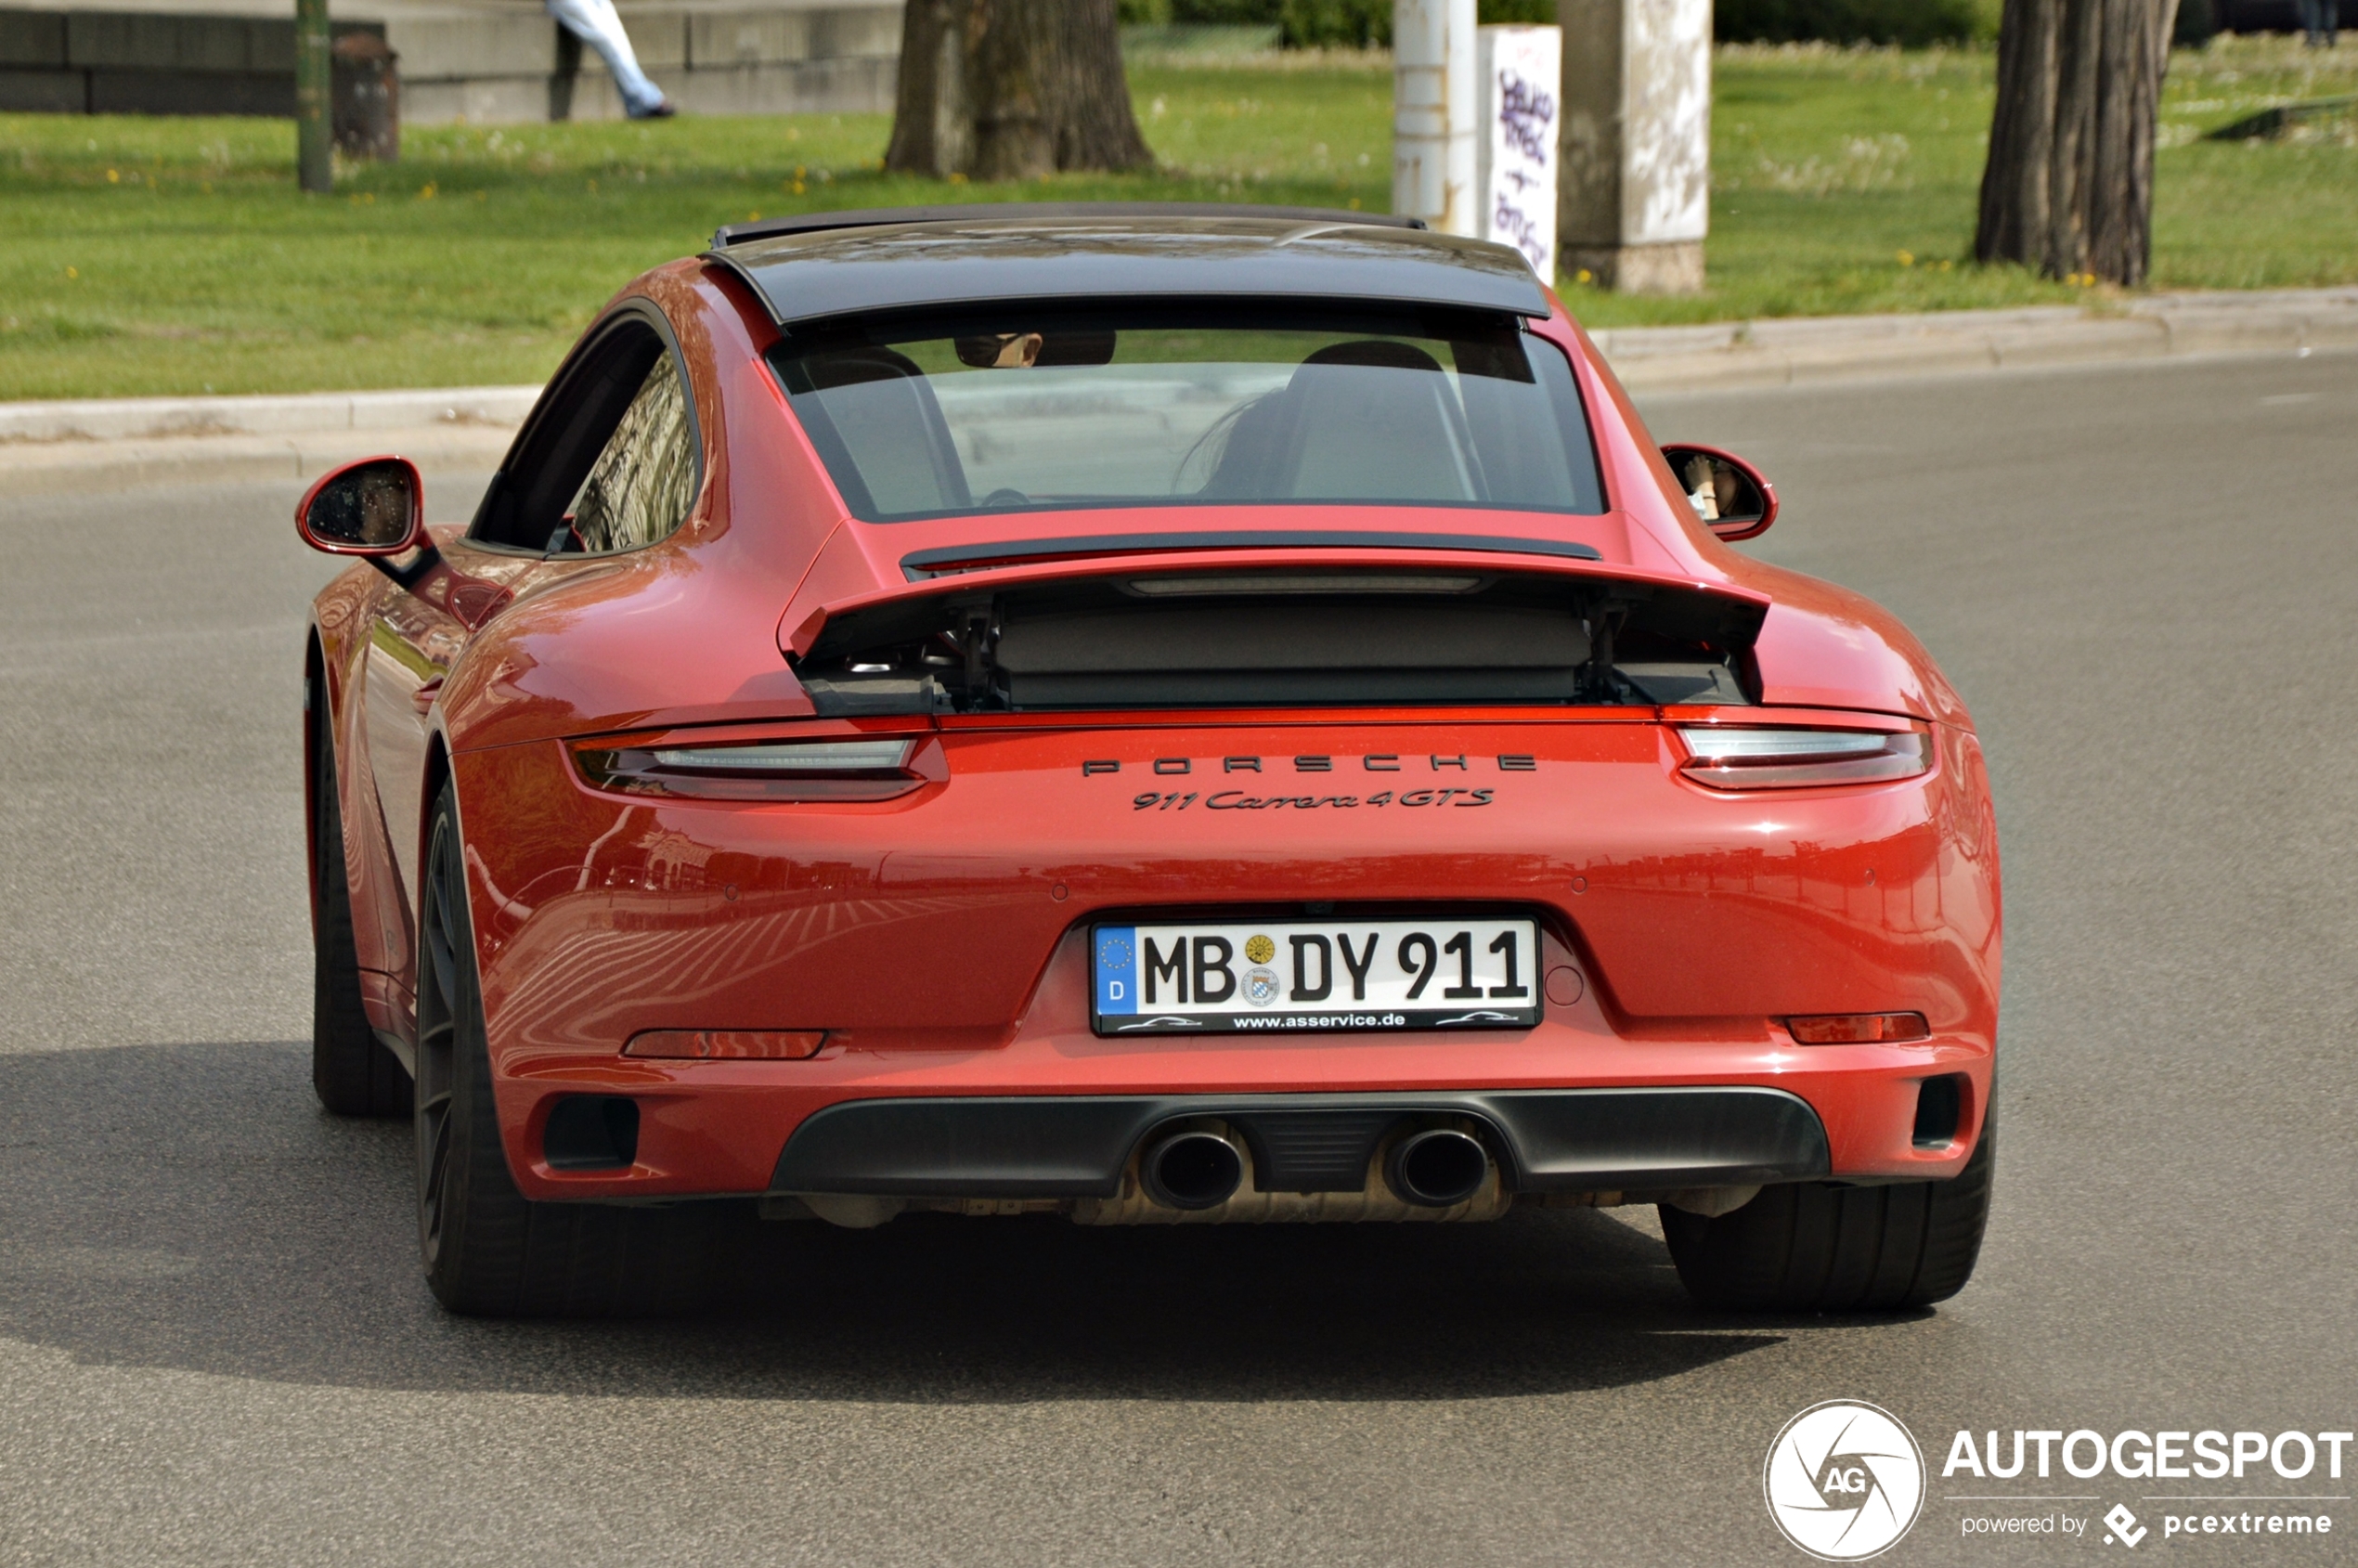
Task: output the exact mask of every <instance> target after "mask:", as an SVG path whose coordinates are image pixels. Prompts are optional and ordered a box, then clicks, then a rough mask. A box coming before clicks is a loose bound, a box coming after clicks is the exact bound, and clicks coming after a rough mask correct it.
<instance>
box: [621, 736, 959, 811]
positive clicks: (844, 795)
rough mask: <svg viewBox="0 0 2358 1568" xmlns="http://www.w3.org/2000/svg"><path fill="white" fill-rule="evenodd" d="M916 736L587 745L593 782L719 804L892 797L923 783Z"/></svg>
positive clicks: (634, 790) (650, 793) (635, 791)
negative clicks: (915, 762) (912, 761)
mask: <svg viewBox="0 0 2358 1568" xmlns="http://www.w3.org/2000/svg"><path fill="white" fill-rule="evenodd" d="M917 744H918V743H917V741H916V739H915V738H913V737H911V736H906V735H891V736H885V737H882V738H878V739H858V740H823V741H757V742H752V743H740V744H737V745H686V746H616V747H612V748H604V747H584V748H582V749H581V750H578V751H577V752H575V753H574V756H575V758H577V760H578V761H579V762H580V764H581V771H583V772H584V773H585V774H587V775H588V776H589V782H590V783H591V784H596V785H598V786H599V787H600V788H602V789H619V790H626V791H628V792H629V793H631V794H634V795H686V796H696V797H704V798H706V799H719V800H890V799H893V798H894V797H898V796H902V795H906V794H908V793H909V792H910V791H912V790H913V789H916V788H918V787H920V786H921V785H923V784H925V782H926V781H925V779H924V778H923V777H922V776H921V775H919V774H917V773H915V772H913V771H911V770H910V768H909V758H910V754H911V753H912V752H913V751H915V750H916V748H917Z"/></svg>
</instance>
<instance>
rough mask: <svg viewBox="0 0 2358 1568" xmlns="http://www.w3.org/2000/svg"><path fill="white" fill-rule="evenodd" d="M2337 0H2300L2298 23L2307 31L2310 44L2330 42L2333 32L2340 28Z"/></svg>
mask: <svg viewBox="0 0 2358 1568" xmlns="http://www.w3.org/2000/svg"><path fill="white" fill-rule="evenodd" d="M2340 8H2341V7H2340V6H2339V4H2338V3H2337V0H2300V25H2301V26H2302V27H2303V28H2304V29H2306V30H2307V32H2308V33H2309V42H2310V43H2312V44H2327V45H2329V44H2331V43H2332V42H2333V41H2334V34H2335V33H2336V32H2339V31H2340V30H2341V18H2340V17H2339V16H2337V15H2336V14H2335V13H2336V12H2338V11H2339V10H2340Z"/></svg>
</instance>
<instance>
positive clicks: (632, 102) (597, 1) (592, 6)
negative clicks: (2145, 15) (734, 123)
mask: <svg viewBox="0 0 2358 1568" xmlns="http://www.w3.org/2000/svg"><path fill="white" fill-rule="evenodd" d="M542 3H543V4H545V5H546V6H548V8H549V14H550V15H551V16H552V17H554V18H556V19H557V22H558V24H559V25H560V26H562V27H563V28H564V30H565V31H566V32H570V33H572V34H573V35H574V36H575V37H577V38H578V39H580V40H581V41H582V42H583V43H584V44H587V45H589V46H590V47H591V48H593V49H595V50H597V51H598V58H600V59H602V60H604V61H605V62H606V70H607V71H609V72H611V73H612V74H613V76H614V84H615V87H616V88H617V89H618V90H619V91H620V92H621V94H622V106H623V107H624V108H625V109H627V110H629V111H630V113H631V114H632V115H633V116H634V117H635V116H637V115H641V114H644V113H646V112H647V111H648V110H652V109H654V108H655V107H656V106H658V105H659V104H661V103H662V102H663V89H662V88H661V87H658V86H656V85H655V84H654V83H653V82H650V81H648V80H647V73H646V72H645V71H641V70H640V69H639V53H638V51H637V50H635V49H633V48H632V47H631V46H630V34H628V32H624V31H623V30H622V18H621V17H619V16H618V15H616V14H615V8H614V0H542ZM2311 3H2314V0H2311ZM2330 3H2331V0H2328V4H2330Z"/></svg>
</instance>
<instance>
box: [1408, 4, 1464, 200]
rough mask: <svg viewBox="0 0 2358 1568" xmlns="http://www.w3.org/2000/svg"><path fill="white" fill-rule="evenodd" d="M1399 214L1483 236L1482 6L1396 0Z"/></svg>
mask: <svg viewBox="0 0 2358 1568" xmlns="http://www.w3.org/2000/svg"><path fill="white" fill-rule="evenodd" d="M1392 49H1393V57H1392V58H1393V78H1392V210H1393V212H1395V213H1400V214H1406V215H1407V216H1410V217H1419V218H1422V219H1424V220H1425V222H1426V224H1427V225H1428V226H1430V227H1433V228H1436V229H1439V230H1440V231H1441V232H1442V233H1444V234H1479V233H1480V232H1481V228H1482V223H1481V214H1479V212H1477V211H1476V198H1475V194H1474V169H1475V163H1476V162H1477V160H1476V155H1475V141H1476V137H1475V133H1474V125H1475V122H1474V113H1475V110H1474V0H1393V10H1392Z"/></svg>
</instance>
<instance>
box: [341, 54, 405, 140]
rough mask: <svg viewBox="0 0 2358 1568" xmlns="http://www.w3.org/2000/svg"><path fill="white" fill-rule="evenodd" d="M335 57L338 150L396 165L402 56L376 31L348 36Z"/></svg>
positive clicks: (399, 132)
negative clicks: (399, 68) (386, 43)
mask: <svg viewBox="0 0 2358 1568" xmlns="http://www.w3.org/2000/svg"><path fill="white" fill-rule="evenodd" d="M329 52H330V55H332V56H333V57H334V61H335V71H334V89H333V93H332V95H331V96H332V99H333V103H334V117H333V118H334V124H335V136H336V148H337V149H338V150H339V151H341V152H343V154H344V155H345V156H346V157H349V158H373V159H375V160H377V161H378V162H382V163H391V162H395V161H396V160H398V159H399V158H400V156H401V76H400V72H399V71H398V69H397V67H398V66H399V64H400V60H401V57H400V56H399V55H396V54H395V53H394V52H393V50H392V49H390V48H388V47H387V46H386V45H385V41H384V40H383V39H382V38H380V37H378V36H377V35H376V34H375V33H373V32H347V33H345V34H344V35H343V37H341V38H339V39H337V40H336V42H335V46H334V47H333V48H332V49H331V50H330V51H329Z"/></svg>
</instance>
